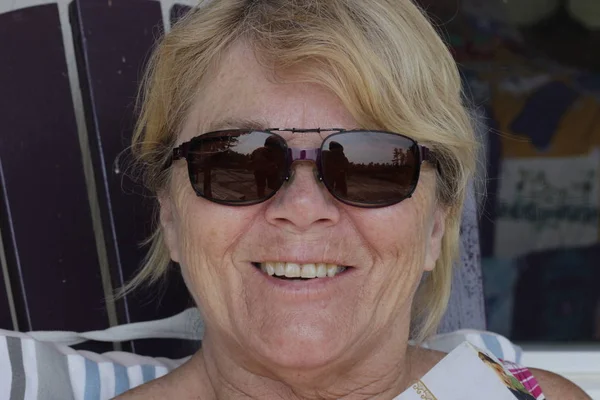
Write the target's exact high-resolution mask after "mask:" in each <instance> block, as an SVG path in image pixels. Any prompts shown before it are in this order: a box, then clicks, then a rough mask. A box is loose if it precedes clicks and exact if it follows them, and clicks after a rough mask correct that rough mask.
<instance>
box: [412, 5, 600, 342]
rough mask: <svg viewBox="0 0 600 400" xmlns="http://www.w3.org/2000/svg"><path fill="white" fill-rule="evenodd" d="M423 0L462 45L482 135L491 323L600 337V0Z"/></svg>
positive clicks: (550, 335) (545, 333)
mask: <svg viewBox="0 0 600 400" xmlns="http://www.w3.org/2000/svg"><path fill="white" fill-rule="evenodd" d="M420 3H421V4H422V6H423V7H424V8H425V9H426V10H428V12H429V13H430V14H431V16H432V18H433V20H434V21H435V23H436V24H437V25H438V26H439V27H440V29H441V31H442V32H445V35H446V40H447V41H448V42H449V43H450V45H451V47H452V50H453V52H454V55H455V57H456V60H457V61H458V63H459V65H460V68H461V72H462V75H463V78H464V88H465V94H466V96H467V98H468V99H469V101H470V102H471V104H472V105H473V107H474V110H475V111H476V115H477V117H478V128H479V129H478V130H479V133H480V135H481V139H482V143H484V154H485V155H484V159H485V163H483V165H482V169H481V174H480V180H481V182H479V183H480V184H479V185H478V188H479V190H478V194H479V202H480V210H479V212H480V233H481V235H480V238H481V251H482V269H483V278H484V292H485V306H486V317H487V324H488V329H489V330H491V331H494V332H498V333H501V334H503V335H506V336H507V337H509V338H511V339H512V340H514V341H517V342H520V343H523V342H573V341H577V342H594V341H600V290H599V289H600V243H599V236H598V229H599V222H600V221H599V218H598V207H599V202H600V192H599V190H598V186H599V185H600V174H599V168H600V157H599V150H598V149H599V146H600V1H598V0H461V1H460V2H459V1H457V0H420ZM482 182H483V183H485V184H482Z"/></svg>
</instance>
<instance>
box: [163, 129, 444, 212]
mask: <svg viewBox="0 0 600 400" xmlns="http://www.w3.org/2000/svg"><path fill="white" fill-rule="evenodd" d="M282 131H285V132H292V133H304V132H317V133H321V132H336V133H333V134H331V135H329V136H327V137H326V138H325V140H323V142H322V144H321V146H320V147H319V148H306V149H300V148H291V147H288V145H287V142H286V140H285V139H284V138H282V137H281V136H280V135H278V134H277V133H276V132H282ZM182 158H185V159H186V160H187V165H188V173H189V178H190V182H191V184H192V187H193V189H194V191H195V192H196V194H197V195H198V196H200V197H203V198H205V199H207V200H210V201H212V202H215V203H219V204H223V205H228V206H245V205H253V204H258V203H261V202H264V201H266V200H268V199H269V198H271V197H272V196H274V195H275V193H277V191H278V190H279V189H281V187H282V186H283V185H284V183H286V182H288V181H289V180H290V178H291V177H292V168H291V167H292V164H293V163H294V162H295V161H313V162H315V163H316V165H317V172H318V174H317V179H319V181H321V182H323V184H324V185H325V187H326V188H327V189H328V190H329V192H330V193H331V194H332V195H333V197H335V198H336V199H338V200H339V201H341V202H342V203H345V204H348V205H352V206H357V207H365V208H376V207H387V206H391V205H393V204H397V203H399V202H401V201H402V200H405V199H407V198H409V197H411V195H412V194H413V192H414V191H415V188H416V187H417V183H418V181H419V175H420V171H421V164H422V163H423V162H424V161H429V162H433V161H432V158H433V157H432V153H431V152H430V151H429V149H428V148H427V147H425V146H420V145H419V144H417V142H416V141H415V140H413V139H411V138H409V137H406V136H403V135H400V134H397V133H392V132H384V131H370V130H344V129H266V130H250V129H228V130H220V131H216V132H209V133H205V134H202V135H200V136H196V137H195V138H193V139H192V140H190V141H189V142H186V143H183V144H182V145H180V146H179V147H177V148H176V149H174V150H173V156H172V159H171V163H172V162H173V161H175V160H179V159H182Z"/></svg>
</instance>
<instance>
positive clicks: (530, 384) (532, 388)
mask: <svg viewBox="0 0 600 400" xmlns="http://www.w3.org/2000/svg"><path fill="white" fill-rule="evenodd" d="M502 363H503V364H504V366H505V367H507V368H508V370H509V371H510V373H511V374H513V375H514V377H515V378H517V379H518V380H519V381H520V382H521V383H522V384H523V385H524V386H525V389H527V390H529V393H531V394H532V395H533V397H535V398H536V399H537V400H543V399H545V397H544V394H543V393H542V388H541V387H540V385H539V383H538V381H537V379H535V377H534V376H533V374H532V373H531V371H529V370H528V369H527V368H525V367H522V366H520V365H519V364H516V363H513V362H510V361H505V360H502Z"/></svg>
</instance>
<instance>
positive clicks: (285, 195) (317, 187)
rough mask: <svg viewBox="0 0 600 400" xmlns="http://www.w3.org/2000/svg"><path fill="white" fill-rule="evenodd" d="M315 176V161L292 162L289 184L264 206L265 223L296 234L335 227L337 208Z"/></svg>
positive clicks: (337, 216)
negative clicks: (265, 207)
mask: <svg viewBox="0 0 600 400" xmlns="http://www.w3.org/2000/svg"><path fill="white" fill-rule="evenodd" d="M316 176H317V174H316V165H315V163H314V162H311V161H296V162H294V163H293V164H292V177H291V179H290V181H289V182H287V183H286V184H285V185H284V186H283V187H282V188H281V189H280V190H279V193H277V195H276V196H275V197H274V198H273V199H272V200H271V201H270V202H269V204H268V206H267V209H266V219H267V221H268V222H269V223H271V224H273V225H276V226H278V227H281V228H283V229H286V230H288V231H293V232H296V233H302V232H306V231H308V230H313V229H324V228H327V227H330V226H333V225H335V224H337V223H338V221H339V219H340V210H339V208H338V207H339V205H338V204H337V202H336V200H335V199H334V198H333V196H331V194H329V192H328V191H327V189H326V188H325V186H324V185H323V184H321V183H320V182H319V181H318V180H317V179H316Z"/></svg>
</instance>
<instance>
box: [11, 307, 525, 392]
mask: <svg viewBox="0 0 600 400" xmlns="http://www.w3.org/2000/svg"><path fill="white" fill-rule="evenodd" d="M198 319H199V313H198V312H197V310H192V309H190V310H186V311H184V312H183V313H181V314H178V315H176V316H173V317H171V318H168V319H164V320H159V321H150V322H145V323H137V324H129V325H123V326H119V327H113V328H110V329H107V330H105V331H95V332H85V333H76V332H58V331H55V332H29V333H20V332H12V331H6V330H1V329H0V400H50V399H60V400H105V399H110V398H113V397H115V396H117V395H119V394H121V393H123V392H125V391H127V390H129V389H132V388H134V387H136V386H139V385H141V384H143V383H146V382H149V381H151V380H153V379H155V378H159V377H161V376H163V375H165V374H167V373H168V372H169V371H172V370H173V369H175V368H177V367H178V366H179V365H181V364H183V363H184V362H185V361H187V360H188V359H189V357H188V358H184V359H181V360H170V359H166V358H151V357H144V356H139V355H136V354H131V353H125V352H109V353H104V354H97V353H92V352H89V351H78V350H74V349H72V348H71V347H69V346H68V345H73V344H75V343H81V342H82V341H85V340H89V339H93V340H100V341H126V340H135V339H140V338H150V337H154V338H173V339H200V338H201V336H202V331H203V329H202V327H201V326H200V325H201V322H198ZM465 341H468V342H470V343H472V344H473V345H475V346H476V347H479V348H481V349H483V350H486V351H488V352H490V353H492V354H493V355H494V356H496V357H497V358H500V359H503V360H506V361H511V362H514V363H519V362H520V354H521V350H520V349H519V348H518V347H516V346H514V345H513V344H512V343H511V342H510V341H509V340H508V339H506V338H504V337H502V336H500V335H496V334H494V333H491V332H481V331H473V330H462V331H457V332H453V333H446V334H442V335H438V336H434V337H432V338H431V339H429V340H427V341H426V342H425V343H423V344H422V346H423V347H425V348H430V349H434V350H438V351H443V352H446V353H449V352H451V351H452V350H453V349H454V348H456V347H458V346H459V345H460V344H461V343H463V342H465Z"/></svg>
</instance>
